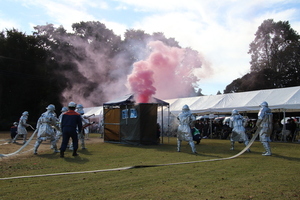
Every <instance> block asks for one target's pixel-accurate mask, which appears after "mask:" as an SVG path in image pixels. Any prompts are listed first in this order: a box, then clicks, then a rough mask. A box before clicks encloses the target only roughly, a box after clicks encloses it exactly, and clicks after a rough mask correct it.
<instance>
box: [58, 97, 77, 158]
mask: <svg viewBox="0 0 300 200" xmlns="http://www.w3.org/2000/svg"><path fill="white" fill-rule="evenodd" d="M75 108H76V103H74V102H70V103H69V105H68V109H69V110H68V111H67V112H65V113H64V114H63V116H62V119H61V130H62V136H63V139H62V143H61V147H60V157H61V158H63V157H64V153H65V151H66V149H67V146H68V142H69V140H70V138H72V143H73V156H78V154H77V149H78V132H77V131H79V132H81V130H82V120H81V115H80V114H79V113H78V112H75Z"/></svg>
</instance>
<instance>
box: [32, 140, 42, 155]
mask: <svg viewBox="0 0 300 200" xmlns="http://www.w3.org/2000/svg"><path fill="white" fill-rule="evenodd" d="M40 144H41V142H40V141H39V140H37V141H36V142H35V144H34V148H33V154H34V155H37V150H38V148H39V146H40Z"/></svg>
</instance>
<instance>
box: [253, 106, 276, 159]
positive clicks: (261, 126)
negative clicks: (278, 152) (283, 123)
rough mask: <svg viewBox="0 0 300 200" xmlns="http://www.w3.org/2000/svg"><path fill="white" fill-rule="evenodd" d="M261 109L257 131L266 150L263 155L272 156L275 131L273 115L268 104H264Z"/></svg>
mask: <svg viewBox="0 0 300 200" xmlns="http://www.w3.org/2000/svg"><path fill="white" fill-rule="evenodd" d="M260 107H261V109H260V110H259V113H258V119H257V122H256V127H257V131H258V132H259V139H260V142H261V143H262V144H263V147H264V148H265V150H266V151H265V152H264V153H263V154H262V155H263V156H271V155H272V152H271V147H270V141H271V139H270V136H271V133H272V129H273V124H272V123H273V114H272V113H271V109H270V108H269V107H268V103H267V102H265V101H264V102H262V103H261V104H260Z"/></svg>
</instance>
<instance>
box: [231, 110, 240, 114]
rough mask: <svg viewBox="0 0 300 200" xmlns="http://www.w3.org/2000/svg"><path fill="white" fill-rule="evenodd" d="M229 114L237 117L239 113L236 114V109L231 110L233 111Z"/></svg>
mask: <svg viewBox="0 0 300 200" xmlns="http://www.w3.org/2000/svg"><path fill="white" fill-rule="evenodd" d="M231 114H232V115H237V114H239V112H238V111H237V110H236V109H233V110H232V111H231Z"/></svg>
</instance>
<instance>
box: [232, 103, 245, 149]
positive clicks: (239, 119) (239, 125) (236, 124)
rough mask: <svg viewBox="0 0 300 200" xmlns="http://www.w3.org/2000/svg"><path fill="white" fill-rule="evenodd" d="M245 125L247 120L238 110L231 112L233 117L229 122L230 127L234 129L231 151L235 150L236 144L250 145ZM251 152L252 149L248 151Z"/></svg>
mask: <svg viewBox="0 0 300 200" xmlns="http://www.w3.org/2000/svg"><path fill="white" fill-rule="evenodd" d="M245 124H246V120H245V119H244V118H243V116H242V115H240V114H239V112H238V111H237V110H236V109H233V110H232V112H231V117H230V121H229V127H230V128H232V131H231V136H230V142H231V148H230V150H234V143H235V142H243V143H244V144H245V146H247V145H248V144H249V139H248V136H247V135H246V133H245V127H244V126H245ZM247 151H248V152H250V149H247Z"/></svg>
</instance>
